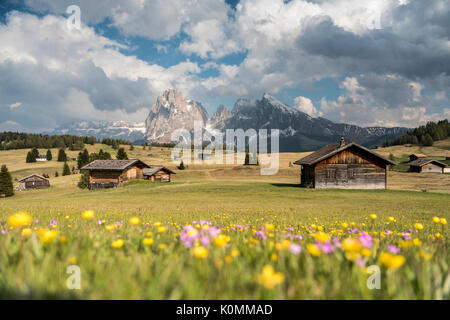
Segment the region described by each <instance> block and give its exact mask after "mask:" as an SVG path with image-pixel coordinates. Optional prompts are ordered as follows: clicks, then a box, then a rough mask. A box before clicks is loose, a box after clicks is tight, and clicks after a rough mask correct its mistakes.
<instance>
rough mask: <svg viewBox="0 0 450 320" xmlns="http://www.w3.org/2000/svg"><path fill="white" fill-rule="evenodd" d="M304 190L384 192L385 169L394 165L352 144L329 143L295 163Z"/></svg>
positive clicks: (342, 140)
mask: <svg viewBox="0 0 450 320" xmlns="http://www.w3.org/2000/svg"><path fill="white" fill-rule="evenodd" d="M294 164H297V165H301V166H302V169H301V174H300V179H301V181H300V184H301V186H303V187H308V188H342V189H346V188H348V189H385V188H386V185H387V167H388V165H395V164H396V163H395V162H393V161H391V160H389V159H386V158H384V157H382V156H380V155H378V154H376V153H375V152H373V151H371V150H369V149H367V148H365V147H363V146H360V145H358V144H356V143H354V142H351V143H345V141H344V139H341V141H340V143H337V144H331V145H328V146H325V147H323V148H322V149H320V150H318V151H316V152H313V153H312V154H310V155H308V156H306V157H304V158H302V159H300V160H297V161H295V162H294Z"/></svg>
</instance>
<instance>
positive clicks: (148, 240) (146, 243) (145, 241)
mask: <svg viewBox="0 0 450 320" xmlns="http://www.w3.org/2000/svg"><path fill="white" fill-rule="evenodd" d="M142 244H143V245H144V246H151V245H152V244H153V239H152V238H144V239H143V240H142Z"/></svg>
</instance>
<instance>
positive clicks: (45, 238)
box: [39, 229, 58, 244]
mask: <svg viewBox="0 0 450 320" xmlns="http://www.w3.org/2000/svg"><path fill="white" fill-rule="evenodd" d="M57 234H58V233H57V232H56V231H55V230H48V229H44V230H42V231H41V232H40V233H39V236H40V239H41V242H42V243H43V244H47V243H51V242H53V240H55V238H56V235H57Z"/></svg>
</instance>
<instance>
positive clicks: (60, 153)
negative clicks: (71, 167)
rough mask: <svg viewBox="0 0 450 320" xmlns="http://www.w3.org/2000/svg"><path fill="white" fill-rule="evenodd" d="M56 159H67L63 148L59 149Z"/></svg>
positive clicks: (60, 160)
mask: <svg viewBox="0 0 450 320" xmlns="http://www.w3.org/2000/svg"><path fill="white" fill-rule="evenodd" d="M58 161H59V162H66V161H67V155H66V152H65V151H64V149H59V152H58Z"/></svg>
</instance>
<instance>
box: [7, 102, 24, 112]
mask: <svg viewBox="0 0 450 320" xmlns="http://www.w3.org/2000/svg"><path fill="white" fill-rule="evenodd" d="M21 105H22V103H21V102H16V103H12V104H10V105H9V108H10V109H11V110H12V109H15V108H18V107H20V106H21Z"/></svg>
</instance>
